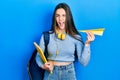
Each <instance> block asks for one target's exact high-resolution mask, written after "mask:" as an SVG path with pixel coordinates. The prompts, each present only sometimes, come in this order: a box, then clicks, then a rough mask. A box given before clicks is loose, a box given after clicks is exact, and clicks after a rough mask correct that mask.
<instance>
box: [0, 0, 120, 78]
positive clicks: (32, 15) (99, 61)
mask: <svg viewBox="0 0 120 80" xmlns="http://www.w3.org/2000/svg"><path fill="white" fill-rule="evenodd" d="M60 2H66V3H67V4H68V5H69V6H70V8H71V11H72V14H73V17H74V22H75V25H76V27H77V29H78V30H80V29H94V28H105V31H104V35H103V36H102V37H100V36H96V40H95V41H94V42H92V43H91V52H92V53H91V60H90V63H89V64H88V65H87V66H86V67H83V66H82V65H81V64H79V63H76V76H77V80H120V76H119V75H120V62H119V61H120V51H119V50H120V48H119V46H120V36H119V32H120V0H76V1H75V0H1V1H0V80H29V76H28V73H27V63H28V61H29V59H30V57H31V55H32V52H33V50H34V49H35V47H34V45H33V42H34V41H36V42H37V43H39V39H40V36H41V33H42V32H43V31H46V30H49V29H50V27H51V20H52V14H53V10H54V8H55V6H56V5H57V4H58V3H60ZM81 34H82V36H83V37H84V38H83V39H84V40H85V39H86V34H84V33H81Z"/></svg>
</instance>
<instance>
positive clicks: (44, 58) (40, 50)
mask: <svg viewBox="0 0 120 80" xmlns="http://www.w3.org/2000/svg"><path fill="white" fill-rule="evenodd" d="M34 45H35V47H36V49H37V51H38V53H39V54H40V57H41V59H42V60H43V62H44V63H46V62H47V59H46V57H45V55H44V53H43V51H42V49H41V48H40V46H39V45H38V44H37V43H36V42H34ZM50 73H52V71H50Z"/></svg>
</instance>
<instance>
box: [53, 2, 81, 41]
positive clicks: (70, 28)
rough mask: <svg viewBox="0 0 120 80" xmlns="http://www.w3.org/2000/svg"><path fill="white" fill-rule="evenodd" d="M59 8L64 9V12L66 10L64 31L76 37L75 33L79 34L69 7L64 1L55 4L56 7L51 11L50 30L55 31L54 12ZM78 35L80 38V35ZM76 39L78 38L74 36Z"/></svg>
mask: <svg viewBox="0 0 120 80" xmlns="http://www.w3.org/2000/svg"><path fill="white" fill-rule="evenodd" d="M60 8H62V9H64V10H65V12H66V22H65V30H66V33H67V34H69V35H71V36H72V37H74V38H76V36H75V35H80V34H79V32H78V31H77V29H76V27H75V24H74V21H73V17H72V13H71V10H70V7H69V6H68V5H67V4H66V3H59V4H58V5H57V6H56V8H55V10H54V13H53V18H52V27H51V31H53V32H55V29H56V26H57V22H56V19H55V13H56V10H57V9H60ZM79 37H80V38H81V35H80V36H79ZM76 39H78V38H76Z"/></svg>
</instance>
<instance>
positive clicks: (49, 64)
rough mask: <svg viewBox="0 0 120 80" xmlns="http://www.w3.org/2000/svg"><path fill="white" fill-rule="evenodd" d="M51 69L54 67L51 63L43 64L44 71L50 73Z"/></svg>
mask: <svg viewBox="0 0 120 80" xmlns="http://www.w3.org/2000/svg"><path fill="white" fill-rule="evenodd" d="M53 68H54V66H53V63H51V62H47V63H45V64H44V69H45V70H48V71H52V70H53Z"/></svg>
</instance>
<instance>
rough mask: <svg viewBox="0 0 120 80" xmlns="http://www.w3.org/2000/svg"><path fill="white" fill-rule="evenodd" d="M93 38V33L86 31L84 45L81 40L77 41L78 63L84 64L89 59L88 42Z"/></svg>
mask: <svg viewBox="0 0 120 80" xmlns="http://www.w3.org/2000/svg"><path fill="white" fill-rule="evenodd" d="M94 39H95V37H94V34H93V33H91V32H87V40H86V43H85V45H83V44H82V43H81V42H78V43H77V44H76V45H77V55H78V59H79V61H80V63H81V64H82V65H84V66H86V65H87V64H88V62H89V60H90V54H91V51H90V42H91V41H93V40H94Z"/></svg>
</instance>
